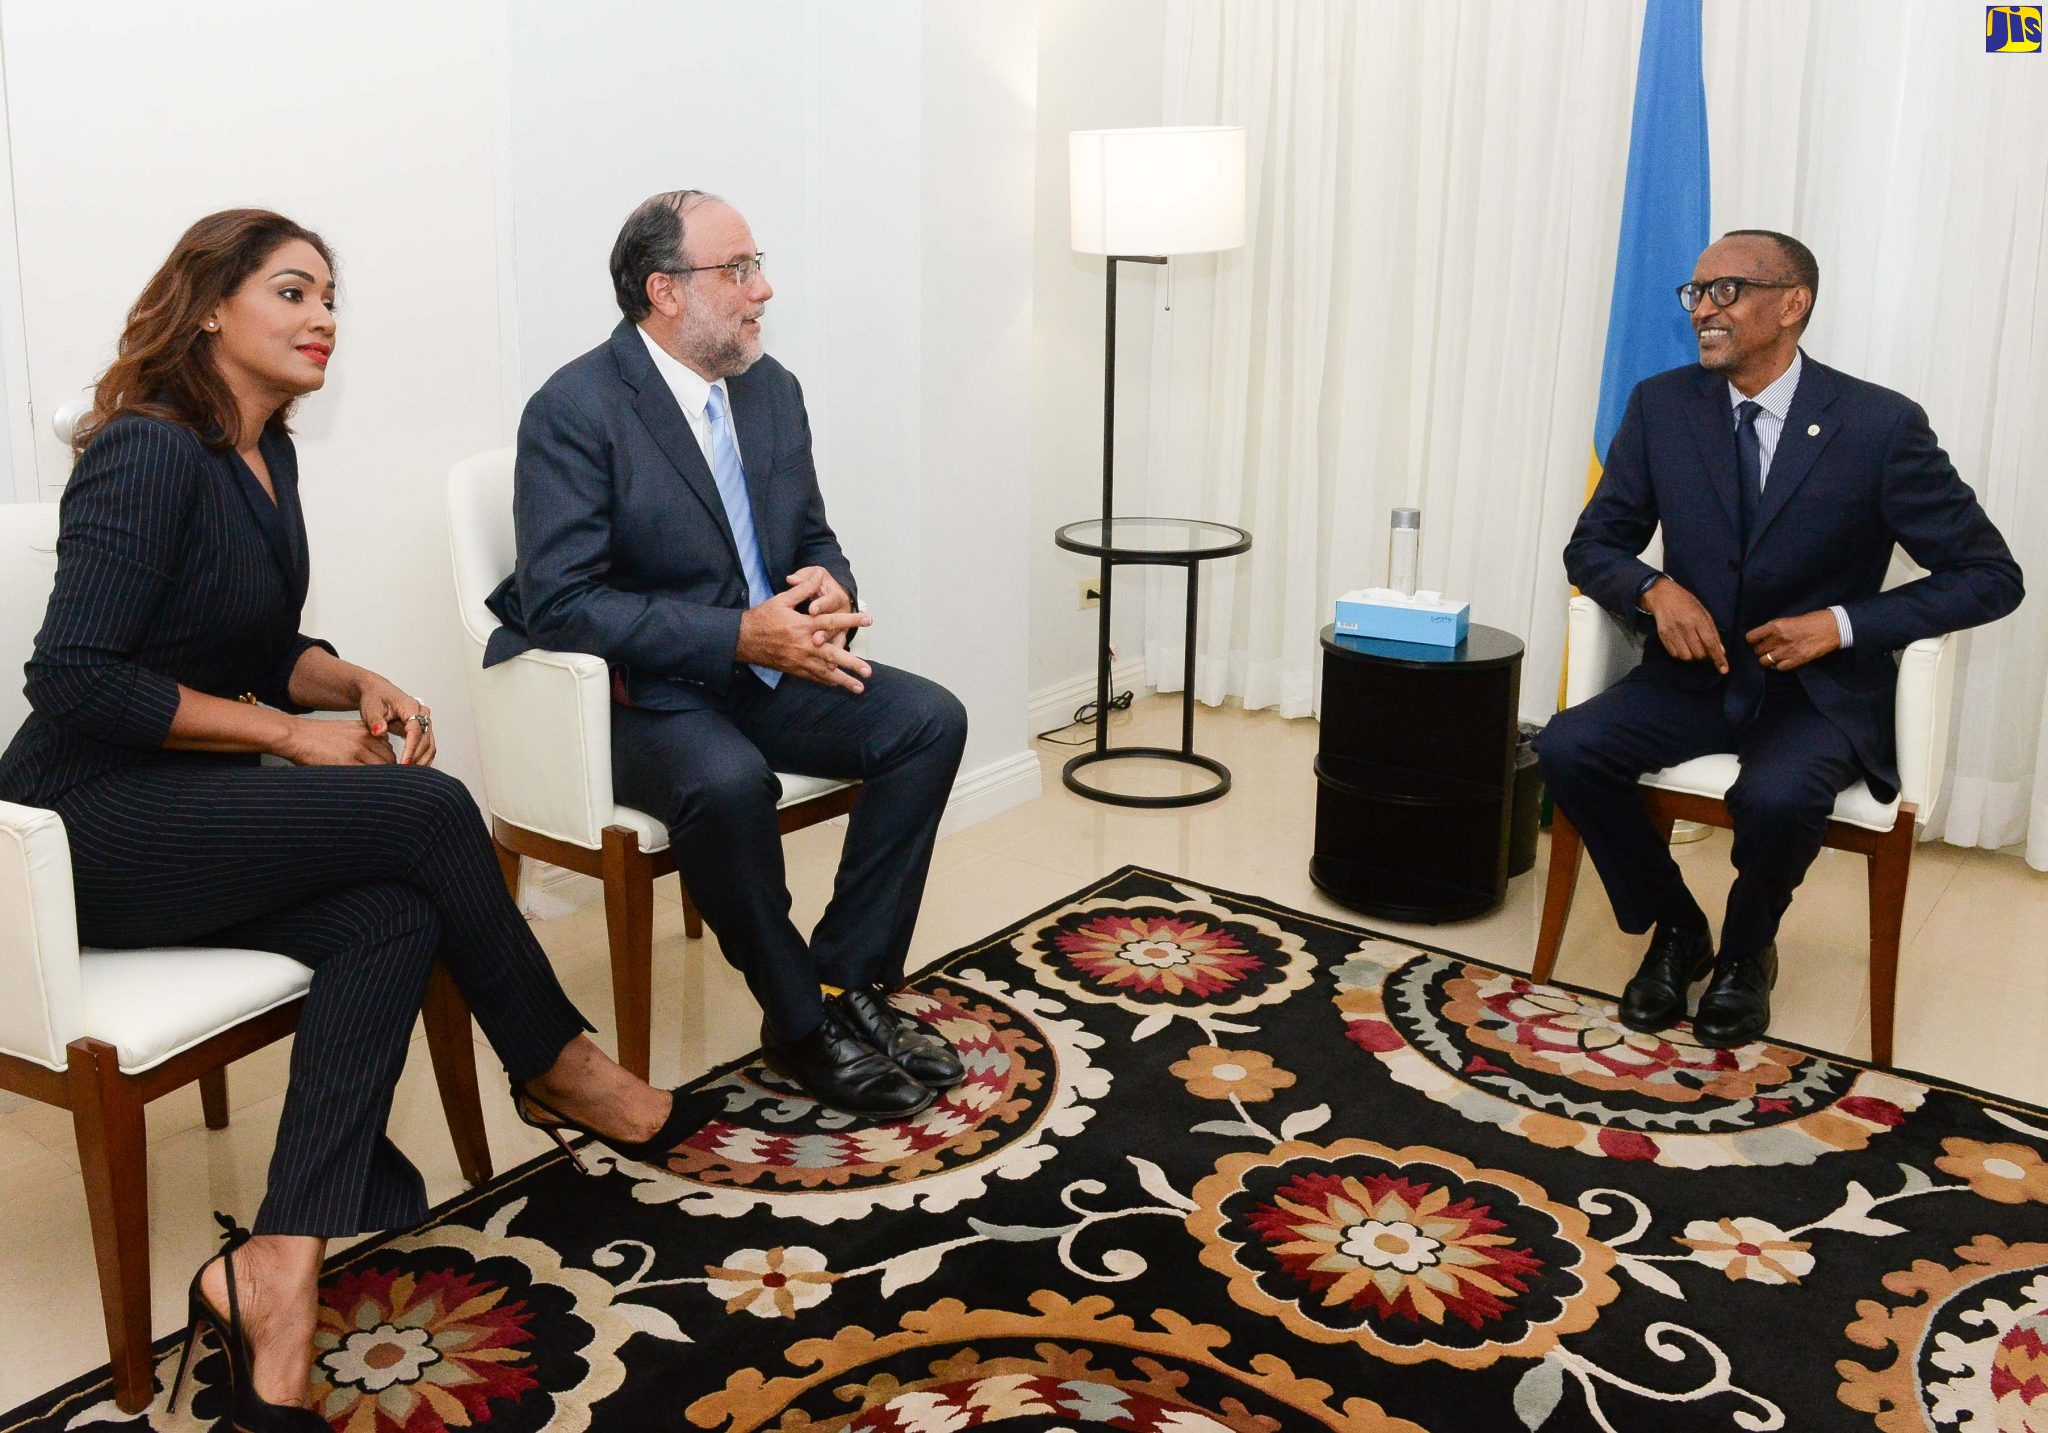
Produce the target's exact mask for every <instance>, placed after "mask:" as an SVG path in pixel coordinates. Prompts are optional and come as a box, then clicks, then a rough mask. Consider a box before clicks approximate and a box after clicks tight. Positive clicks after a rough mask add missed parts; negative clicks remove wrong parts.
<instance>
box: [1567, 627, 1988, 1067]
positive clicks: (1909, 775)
mask: <svg viewBox="0 0 2048 1433" xmlns="http://www.w3.org/2000/svg"><path fill="white" fill-rule="evenodd" d="M1567 643H1568V646H1567V649H1566V650H1567V651H1568V652H1569V654H1570V656H1569V660H1568V663H1567V667H1566V675H1565V696H1564V704H1565V705H1566V706H1568V707H1573V706H1577V705H1578V704H1579V703H1581V702H1583V701H1587V700H1589V699H1591V698H1592V697H1595V696H1598V695H1599V694H1600V693H1601V692H1604V691H1606V690H1607V688H1609V687H1611V686H1613V685H1614V683H1615V682H1617V681H1619V680H1620V679H1621V678H1622V676H1623V675H1624V674H1626V673H1627V672H1628V671H1629V670H1630V669H1631V668H1633V667H1634V666H1635V665H1636V663H1637V662H1638V661H1639V660H1640V659H1641V656H1642V651H1641V645H1640V643H1639V641H1638V640H1637V638H1636V637H1635V636H1634V635H1633V634H1631V633H1630V632H1628V631H1627V629H1625V628H1624V627H1623V626H1622V624H1621V623H1619V622H1617V621H1616V620H1615V619H1614V618H1613V617H1612V616H1610V615H1609V614H1608V613H1607V612H1606V611H1605V610H1604V609H1603V608H1602V607H1601V606H1600V604H1599V603H1597V602H1595V601H1594V600H1593V599H1592V598H1590V597H1583V596H1580V597H1574V598H1572V602H1571V613H1570V617H1569V619H1568V623H1567ZM1954 689H1955V638H1954V636H1953V635H1949V636H1942V637H1928V638H1924V639H1922V640H1921V641H1918V642H1915V643H1913V644H1912V645H1911V646H1910V647H1908V648H1906V650H1905V651H1903V652H1902V653H1900V654H1899V684H1898V696H1897V701H1896V705H1895V706H1894V708H1893V711H1894V716H1893V721H1894V724H1895V730H1896V740H1897V744H1898V754H1899V795H1898V797H1897V799H1896V800H1893V801H1889V802H1882V801H1879V800H1878V799H1877V798H1876V797H1874V796H1872V795H1871V794H1870V788H1869V787H1867V786H1866V785H1864V783H1863V782H1861V781H1858V782H1857V783H1856V784H1855V785H1853V786H1851V787H1850V788H1849V789H1848V790H1847V791H1844V792H1843V793H1842V794H1841V796H1840V797H1839V798H1838V799H1837V800H1836V802H1835V809H1834V812H1833V814H1832V815H1831V816H1830V817H1829V820H1828V832H1827V837H1826V842H1827V844H1828V845H1830V846H1832V847H1834V848H1835V849H1837V850H1842V851H1854V852H1857V853H1858V854H1860V855H1862V856H1864V857H1866V858H1867V859H1868V860H1869V863H1870V1050H1871V1058H1872V1059H1873V1060H1874V1061H1876V1062H1877V1063H1878V1064H1880V1065H1888V1064H1890V1063H1891V1059H1892V1013H1893V1004H1894V1000H1895V998H1896V995H1897V990H1898V970H1899V937H1900V932H1901V925H1902V921H1903V918H1904V915H1905V906H1906V878H1907V875H1908V873H1909V871H1910V869H1911V866H1912V860H1913V832H1914V827H1915V825H1916V824H1917V823H1918V822H1920V821H1923V820H1925V819H1926V816H1925V813H1926V811H1927V810H1928V808H1929V807H1930V806H1931V805H1932V804H1933V802H1934V798H1935V797H1936V796H1938V795H1939V794H1940V792H1941V782H1942V777H1943V775H1944V773H1945V770H1946V766H1947V761H1948V721H1949V708H1950V706H1951V703H1952V700H1953V697H1954ZM1740 770H1741V763H1740V762H1738V761H1737V760H1736V758H1735V756H1734V755H1733V754H1732V753H1721V754H1717V755H1713V756H1701V757H1695V758H1694V759H1693V760H1691V761H1687V762H1681V763H1680V764H1679V765H1677V766H1672V767H1667V768H1666V769H1664V770H1663V771H1653V772H1651V773H1650V774H1649V775H1647V776H1645V777H1643V779H1642V784H1643V799H1644V801H1645V803H1646V804H1647V805H1648V806H1649V809H1650V815H1651V818H1652V819H1653V820H1655V821H1656V823H1657V825H1658V828H1659V829H1660V830H1662V831H1663V832H1664V833H1665V834H1666V835H1667V836H1668V835H1669V834H1670V830H1671V823H1672V822H1673V821H1699V822H1703V823H1705V824H1706V825H1710V826H1722V827H1726V826H1728V825H1729V824H1730V822H1729V818H1728V806H1727V803H1726V801H1725V800H1724V798H1725V797H1726V796H1727V794H1728V788H1729V787H1731V786H1733V785H1734V784H1735V777H1736V774H1737V773H1738V772H1739V771H1740ZM1581 847H1582V842H1581V841H1580V839H1579V833H1578V831H1577V829H1576V828H1574V827H1573V826H1572V824H1571V821H1570V820H1569V819H1568V818H1567V817H1566V816H1565V814H1564V813H1563V812H1562V811H1559V812H1557V813H1556V814H1555V815H1554V817H1553V818H1552V822H1551V828H1550V882H1549V885H1548V887H1547V888H1546V889H1545V891H1544V896H1543V923H1542V927H1541V930H1540V933H1539V934H1538V936H1537V939H1536V962H1535V965H1534V967H1533V968H1532V970H1531V972H1530V973H1531V975H1532V976H1533V978H1534V979H1536V980H1538V981H1546V980H1549V979H1550V976H1551V972H1552V970H1553V969H1554V968H1555V967H1556V964H1557V952H1558V946H1559V945H1560V944H1561V943H1562V941H1563V939H1564V927H1565V920H1566V918H1567V917H1568V916H1569V915H1570V914H1571V906H1572V893H1573V891H1574V890H1575V889H1576V887H1577V885H1578V879H1579V852H1580V850H1581Z"/></svg>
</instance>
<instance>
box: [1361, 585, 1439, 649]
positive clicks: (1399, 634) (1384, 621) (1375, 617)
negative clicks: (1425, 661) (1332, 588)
mask: <svg viewBox="0 0 2048 1433" xmlns="http://www.w3.org/2000/svg"><path fill="white" fill-rule="evenodd" d="M1471 622H1472V604H1471V603H1469V602H1452V601H1449V600H1447V599H1446V598H1445V597H1444V595H1443V594H1442V593H1440V592H1418V593H1416V594H1415V595H1414V596H1413V597H1407V596H1403V595H1402V594H1401V593H1399V592H1396V591H1394V589H1392V588H1391V587H1366V588H1362V589H1360V590H1359V591H1357V592H1347V593H1345V594H1344V595H1343V596H1342V597H1339V598H1338V599H1337V631H1338V632H1339V633H1341V634H1342V635H1344V636H1346V637H1374V638H1378V639H1380V640H1382V641H1387V642H1422V643H1426V644H1428V645H1429V646H1432V647H1455V646H1457V645H1458V644H1459V643H1460V642H1462V641H1464V640H1465V633H1466V630H1467V629H1468V628H1469V627H1470V626H1471Z"/></svg>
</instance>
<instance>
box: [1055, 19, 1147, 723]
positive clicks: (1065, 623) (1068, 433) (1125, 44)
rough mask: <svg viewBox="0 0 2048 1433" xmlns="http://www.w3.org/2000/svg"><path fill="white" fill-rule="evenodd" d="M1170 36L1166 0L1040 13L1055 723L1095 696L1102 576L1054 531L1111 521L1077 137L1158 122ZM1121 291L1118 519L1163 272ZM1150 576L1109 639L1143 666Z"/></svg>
mask: <svg viewBox="0 0 2048 1433" xmlns="http://www.w3.org/2000/svg"><path fill="white" fill-rule="evenodd" d="M1165 27H1166V7H1165V4H1164V0H1119V3H1117V4H1114V5H1105V4H1101V3H1096V0H1044V3H1043V4H1041V5H1040V6H1039V7H1038V66H1037V69H1038V117H1037V151H1038V175H1037V184H1036V194H1037V214H1036V218H1035V220H1034V223H1033V239H1034V253H1033V266H1032V282H1033V292H1032V301H1033V324H1032V335H1031V410H1032V419H1031V507H1030V518H1029V522H1030V531H1031V554H1030V570H1031V577H1030V592H1031V600H1030V621H1031V667H1030V683H1031V690H1032V692H1033V694H1034V696H1035V697H1037V698H1038V702H1037V705H1038V707H1040V708H1044V709H1047V710H1051V709H1054V708H1057V709H1059V716H1058V717H1057V718H1056V719H1053V720H1059V721H1064V720H1065V719H1066V718H1067V717H1068V716H1069V715H1071V713H1072V709H1073V706H1074V705H1076V704H1077V703H1078V701H1079V700H1084V699H1085V700H1088V701H1093V700H1094V693H1095V686H1094V672H1095V642H1096V630H1097V621H1098V615H1099V614H1097V613H1096V612H1094V611H1084V610H1082V609H1081V607H1080V605H1079V600H1078V599H1079V583H1080V580H1081V579H1082V578H1091V579H1092V578H1094V577H1096V576H1097V567H1096V564H1095V563H1093V562H1091V561H1089V560H1088V559H1086V558H1083V557H1080V556H1078V555H1076V554H1074V553H1070V552H1063V551H1061V550H1060V549H1059V548H1056V547H1054V546H1053V542H1052V534H1053V530H1054V529H1055V528H1057V527H1060V526H1061V525H1062V524H1065V523H1070V522H1078V521H1081V520H1082V519H1084V518H1090V517H1099V516H1100V515H1101V512H1102V360H1103V352H1102V348H1103V345H1102V321H1103V312H1102V307H1103V265H1104V260H1102V259H1101V258H1099V257H1096V256H1094V255H1089V254H1077V253H1075V252H1074V251H1073V250H1072V249H1071V248H1069V247H1068V245H1067V134H1068V132H1069V131H1070V130H1076V129H1112V128H1123V127H1126V126H1135V125H1153V124H1158V123H1160V113H1161V103H1162V101H1161V79H1162V65H1163V57H1164V53H1165V33H1166V29H1165ZM1117 289H1118V294H1117V298H1118V303H1117V310H1118V318H1117V403H1116V407H1117V414H1116V491H1117V511H1118V512H1119V513H1121V514H1130V513H1138V512H1142V511H1144V494H1145V486H1146V450H1147V446H1148V424H1149V422H1150V417H1151V401H1150V400H1151V389H1150V377H1149V375H1150V374H1151V370H1152V328H1153V325H1152V323H1151V320H1150V318H1149V313H1148V311H1149V309H1150V308H1151V307H1152V306H1153V305H1155V304H1157V303H1158V302H1159V301H1160V299H1161V296H1162V294H1163V291H1164V286H1163V283H1162V281H1161V270H1159V269H1157V268H1155V267H1153V266H1151V265H1146V264H1123V265H1120V266H1119V267H1118V272H1117ZM1142 572H1143V569H1139V568H1123V569H1120V576H1119V578H1118V581H1117V586H1116V599H1115V601H1114V602H1113V603H1112V604H1111V616H1112V619H1113V622H1114V627H1115V631H1114V633H1113V634H1112V635H1113V637H1114V640H1115V643H1116V646H1117V649H1118V652H1119V655H1120V656H1121V657H1123V658H1125V659H1127V660H1128V659H1135V658H1137V657H1138V655H1139V651H1140V644H1141V640H1142V636H1143V633H1144V605H1145V604H1144V589H1145V583H1144V582H1143V581H1142V580H1141V573H1142ZM1176 599H1177V594H1176ZM1081 687H1085V688H1086V695H1085V697H1082V696H1081V695H1080V694H1079V691H1078V689H1079V688H1081ZM1054 694H1058V695H1057V697H1055V695H1054ZM1038 720H1039V721H1041V722H1045V721H1047V720H1048V718H1046V717H1044V716H1043V715H1040V716H1039V718H1038Z"/></svg>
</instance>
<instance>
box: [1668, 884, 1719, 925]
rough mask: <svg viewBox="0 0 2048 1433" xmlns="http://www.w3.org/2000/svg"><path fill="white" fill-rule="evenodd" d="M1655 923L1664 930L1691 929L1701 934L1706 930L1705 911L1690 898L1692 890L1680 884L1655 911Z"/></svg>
mask: <svg viewBox="0 0 2048 1433" xmlns="http://www.w3.org/2000/svg"><path fill="white" fill-rule="evenodd" d="M1657 924H1658V925H1659V926H1661V927H1663V928H1664V929H1666V930H1682V931H1693V932H1697V933H1699V934H1702V935H1703V934H1705V933H1706V930H1707V913H1706V912H1705V911H1703V910H1701V909H1700V903H1699V902H1698V901H1696V900H1694V899H1693V898H1692V892H1691V891H1688V890H1687V889H1686V888H1685V887H1684V886H1680V887H1679V888H1678V889H1677V890H1676V891H1674V892H1673V893H1672V895H1671V897H1670V899H1668V900H1667V901H1666V902H1665V903H1664V908H1663V909H1662V910H1661V911H1659V912H1658V913H1657Z"/></svg>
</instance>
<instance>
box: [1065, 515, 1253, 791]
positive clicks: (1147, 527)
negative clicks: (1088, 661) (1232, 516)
mask: <svg viewBox="0 0 2048 1433" xmlns="http://www.w3.org/2000/svg"><path fill="white" fill-rule="evenodd" d="M1053 542H1054V543H1056V544H1057V545H1058V546H1060V547H1063V548H1065V549H1066V550H1067V551H1068V552H1079V553H1084V554H1086V555H1088V556H1090V557H1096V558H1100V559H1101V560H1102V584H1101V587H1102V604H1101V617H1100V621H1099V622H1098V624H1097V629H1096V638H1095V746H1094V749H1093V750H1090V751H1084V752H1082V753H1080V754H1079V755H1077V756H1075V757H1072V758H1071V759H1069V760H1068V762H1067V764H1066V767H1065V769H1064V770H1063V771H1062V772H1061V773H1060V780H1061V781H1062V782H1064V783H1065V784H1066V787H1067V789H1068V790H1069V791H1072V792H1075V793H1076V794H1078V795H1081V796H1086V797H1088V798H1089V799H1091V800H1094V801H1104V802H1107V803H1109V804H1110V805H1113V806H1146V807H1161V806H1194V805H1198V804H1200V803H1201V802H1204V801H1214V800H1215V799H1216V798H1217V797H1219V796H1221V795H1223V794H1224V793H1225V792H1226V791H1228V790H1230V768H1229V767H1227V766H1225V765H1224V764H1223V763H1222V762H1220V761H1217V760H1216V759H1215V758H1214V757H1208V756H1203V755H1201V754H1200V753H1198V752H1197V751H1196V750H1195V616H1196V611H1197V607H1196V598H1197V595H1198V593H1199V590H1200V589H1199V585H1198V583H1199V577H1200V570H1201V564H1202V563H1204V562H1208V561H1212V560H1214V559H1216V558H1223V557H1235V556H1237V554H1239V553H1241V552H1244V551H1246V550H1247V549H1248V548H1250V547H1251V545H1252V535H1251V534H1250V533H1248V532H1246V531H1245V530H1244V529H1243V528H1241V527H1233V526H1231V525H1230V524H1229V523H1222V522H1205V521H1203V520H1201V519H1199V518H1177V517H1120V518H1112V519H1110V521H1108V522H1107V523H1105V522H1103V521H1102V519H1100V518H1090V519H1088V520H1087V521H1085V522H1070V523H1068V524H1067V525H1066V526H1065V527H1062V528H1060V529H1059V530H1058V531H1057V532H1055V533H1054V534H1053ZM1113 567H1180V568H1185V569H1186V570H1187V579H1188V582H1187V586H1188V605H1187V636H1186V646H1185V648H1184V658H1183V663H1184V664H1183V666H1182V668H1181V672H1182V681H1181V707H1180V746H1179V747H1177V748H1176V747H1170V746H1119V747H1112V746H1111V745H1110V744H1109V687H1110V681H1109V614H1110V569H1111V568H1113ZM1133 757H1145V758H1150V759H1151V760H1154V761H1172V762H1179V763H1180V764H1182V765H1184V766H1192V767H1196V768H1198V769H1200V770H1202V771H1206V772H1208V773H1209V774H1210V775H1211V776H1212V777H1213V778H1214V780H1212V781H1211V782H1210V783H1209V784H1208V785H1206V786H1203V787H1200V788H1198V789H1196V790H1194V791H1182V792H1175V793H1172V794H1170V795H1161V796H1145V795H1134V794H1131V793H1129V792H1123V791H1112V790H1108V789H1105V788H1103V787H1100V786H1094V785H1090V784H1089V783H1088V782H1086V781H1084V780H1082V778H1081V772H1082V771H1083V770H1084V769H1085V768H1087V767H1090V766H1093V765H1095V764H1097V763H1099V762H1105V761H1118V760H1125V759H1129V758H1133Z"/></svg>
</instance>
